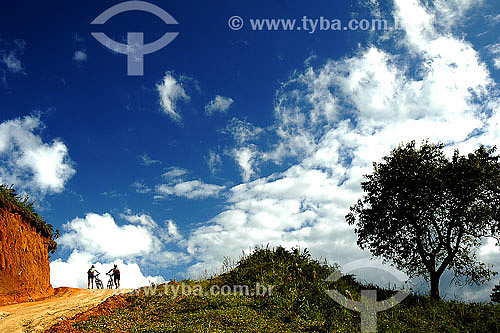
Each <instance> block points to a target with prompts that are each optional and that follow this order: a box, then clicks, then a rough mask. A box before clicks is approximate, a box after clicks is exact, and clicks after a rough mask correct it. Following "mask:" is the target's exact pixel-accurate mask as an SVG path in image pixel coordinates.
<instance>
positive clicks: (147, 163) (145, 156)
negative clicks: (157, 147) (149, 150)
mask: <svg viewBox="0 0 500 333" xmlns="http://www.w3.org/2000/svg"><path fill="white" fill-rule="evenodd" d="M139 158H140V159H141V163H142V164H143V165H145V166H151V165H155V164H161V161H159V160H154V159H152V158H151V157H149V155H148V154H146V153H144V154H142V155H139Z"/></svg>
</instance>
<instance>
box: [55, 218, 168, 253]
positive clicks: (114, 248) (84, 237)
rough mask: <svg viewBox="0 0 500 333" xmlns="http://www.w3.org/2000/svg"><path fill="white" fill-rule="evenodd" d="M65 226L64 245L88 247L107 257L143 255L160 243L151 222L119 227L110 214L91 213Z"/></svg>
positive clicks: (93, 251) (62, 239)
mask: <svg viewBox="0 0 500 333" xmlns="http://www.w3.org/2000/svg"><path fill="white" fill-rule="evenodd" d="M64 229H65V230H66V233H65V234H64V235H62V237H61V238H60V239H59V241H58V242H59V243H60V244H61V245H62V246H66V247H76V248H81V249H85V251H86V252H87V253H90V254H92V255H94V256H99V257H101V256H102V257H104V258H106V259H114V258H119V257H122V256H124V257H134V256H141V255H144V254H147V253H150V252H152V251H153V250H154V249H155V248H157V247H158V246H159V245H158V244H157V242H158V240H157V238H156V237H154V235H153V234H152V233H151V232H150V229H149V228H148V225H144V224H141V225H130V224H129V225H124V226H119V225H117V224H116V222H115V220H114V219H113V217H112V216H111V215H109V214H104V215H98V214H94V213H89V214H87V215H86V216H85V218H84V219H82V218H75V219H73V220H72V221H70V222H68V223H66V224H65V225H64Z"/></svg>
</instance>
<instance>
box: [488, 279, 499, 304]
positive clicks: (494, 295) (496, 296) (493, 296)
mask: <svg viewBox="0 0 500 333" xmlns="http://www.w3.org/2000/svg"><path fill="white" fill-rule="evenodd" d="M490 298H491V301H492V302H495V303H500V285H498V284H497V285H496V286H495V287H494V288H493V293H492V294H491V295H490Z"/></svg>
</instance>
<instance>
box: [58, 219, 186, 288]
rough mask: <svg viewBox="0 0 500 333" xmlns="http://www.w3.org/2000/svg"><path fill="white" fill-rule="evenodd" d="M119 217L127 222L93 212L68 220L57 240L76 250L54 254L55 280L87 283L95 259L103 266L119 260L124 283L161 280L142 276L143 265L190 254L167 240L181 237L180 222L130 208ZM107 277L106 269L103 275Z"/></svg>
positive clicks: (69, 284)
mask: <svg viewBox="0 0 500 333" xmlns="http://www.w3.org/2000/svg"><path fill="white" fill-rule="evenodd" d="M121 218H123V219H124V220H125V221H127V222H128V224H124V225H119V224H117V223H116V221H115V219H114V218H113V217H112V216H111V215H110V214H107V213H106V214H103V215H99V214H95V213H89V214H87V215H86V216H85V218H75V219H73V220H71V221H70V222H68V223H66V224H65V225H64V226H63V228H64V233H63V234H62V236H61V237H60V238H59V240H58V243H59V244H60V246H62V247H64V248H68V249H71V250H72V253H71V255H70V256H69V257H68V259H67V260H65V261H63V260H62V259H56V260H53V261H52V262H51V263H50V266H51V283H52V284H53V285H54V286H67V287H78V288H86V286H87V277H86V271H87V269H88V268H89V267H90V265H91V264H95V265H96V268H97V270H98V271H99V272H101V273H105V272H107V271H108V270H109V269H110V268H111V267H112V265H113V264H118V266H119V268H120V272H121V277H122V281H121V286H122V288H137V287H139V286H144V285H148V284H149V282H163V281H164V279H163V277H161V276H144V275H143V273H142V272H141V269H140V266H139V265H141V266H142V267H143V268H144V267H146V268H148V267H165V266H172V265H177V264H179V263H185V262H187V261H188V260H189V258H188V256H187V255H186V254H185V253H183V252H173V251H170V250H168V249H167V248H166V247H165V246H166V244H168V243H172V242H173V243H178V242H180V241H182V240H183V237H182V235H181V234H180V232H179V230H178V227H177V225H176V224H175V223H174V222H173V221H172V220H168V221H165V225H164V226H163V227H162V226H159V225H158V224H157V223H156V222H155V221H154V219H153V218H152V217H151V216H149V215H147V214H136V215H132V214H131V212H130V211H128V212H126V214H122V215H121ZM103 278H105V276H104V274H102V276H101V279H103Z"/></svg>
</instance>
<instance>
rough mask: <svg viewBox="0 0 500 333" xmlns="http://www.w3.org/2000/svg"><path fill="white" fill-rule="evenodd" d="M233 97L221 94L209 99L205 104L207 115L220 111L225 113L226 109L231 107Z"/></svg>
mask: <svg viewBox="0 0 500 333" xmlns="http://www.w3.org/2000/svg"><path fill="white" fill-rule="evenodd" d="M233 102H234V101H233V99H232V98H230V97H223V96H219V95H217V96H215V98H214V99H213V100H211V101H210V103H208V104H207V105H206V106H205V113H206V114H207V115H209V116H210V115H212V114H213V113H214V112H221V113H226V112H227V110H229V108H230V107H231V105H232V104H233Z"/></svg>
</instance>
